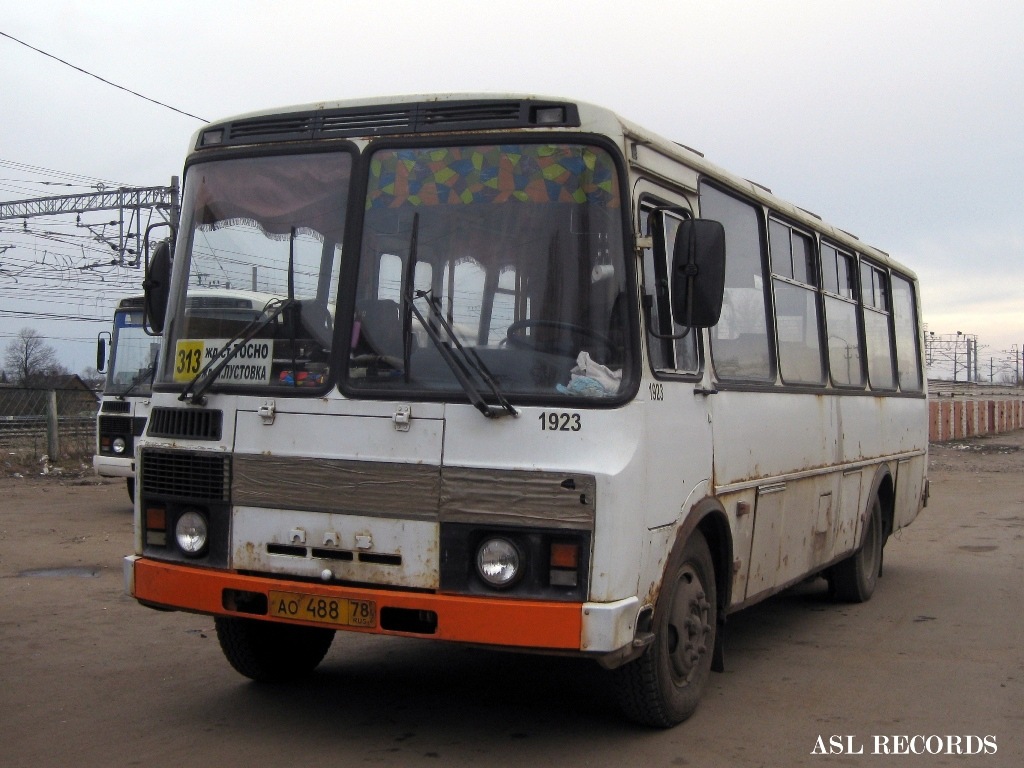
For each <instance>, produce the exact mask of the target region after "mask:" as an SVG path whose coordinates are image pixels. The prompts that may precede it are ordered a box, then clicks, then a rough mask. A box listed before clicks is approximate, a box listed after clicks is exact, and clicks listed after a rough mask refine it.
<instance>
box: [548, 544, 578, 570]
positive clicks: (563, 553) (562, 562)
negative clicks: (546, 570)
mask: <svg viewBox="0 0 1024 768" xmlns="http://www.w3.org/2000/svg"><path fill="white" fill-rule="evenodd" d="M579 564H580V545H579V544H558V543H555V544H552V545H551V567H552V568H572V569H576V568H578V567H579Z"/></svg>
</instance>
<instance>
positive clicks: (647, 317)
mask: <svg viewBox="0 0 1024 768" xmlns="http://www.w3.org/2000/svg"><path fill="white" fill-rule="evenodd" d="M653 304H654V297H653V296H652V295H651V294H649V293H645V294H644V297H643V301H642V302H641V305H642V306H643V311H644V324H645V325H646V326H647V333H648V334H650V335H651V336H653V337H654V338H656V339H667V340H671V341H678V340H679V339H685V338H686V337H687V336H689V335H690V331H691V330H692V329H691V328H690V327H689V326H688V327H687V328H686V330H684V331H683V332H682V333H671V334H670V333H658V332H657V331H656V330H654V325H653V324H652V323H651V306H652V305H653Z"/></svg>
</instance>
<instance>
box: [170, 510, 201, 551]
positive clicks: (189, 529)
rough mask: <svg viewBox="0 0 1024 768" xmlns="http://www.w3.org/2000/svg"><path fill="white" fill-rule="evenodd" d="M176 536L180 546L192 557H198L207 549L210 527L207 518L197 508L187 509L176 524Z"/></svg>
mask: <svg viewBox="0 0 1024 768" xmlns="http://www.w3.org/2000/svg"><path fill="white" fill-rule="evenodd" d="M174 538H175V540H176V541H177V542H178V548H179V549H180V550H181V551H182V552H184V553H185V554H186V555H189V556H190V557H197V556H198V555H201V554H202V553H203V550H205V549H206V542H207V540H208V539H209V529H208V526H207V524H206V518H205V517H204V516H203V515H202V514H200V513H199V512H197V511H195V510H192V509H190V510H187V511H186V512H183V513H182V514H181V516H180V517H179V518H178V522H177V523H175V524H174Z"/></svg>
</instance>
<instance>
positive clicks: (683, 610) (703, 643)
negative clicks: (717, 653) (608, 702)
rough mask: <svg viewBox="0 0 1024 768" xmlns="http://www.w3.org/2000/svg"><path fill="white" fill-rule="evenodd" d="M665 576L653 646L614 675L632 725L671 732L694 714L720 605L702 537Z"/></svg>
mask: <svg viewBox="0 0 1024 768" xmlns="http://www.w3.org/2000/svg"><path fill="white" fill-rule="evenodd" d="M674 561H675V562H673V563H671V564H670V567H669V568H668V569H667V570H666V578H665V582H664V584H663V585H662V591H661V595H660V596H659V598H658V604H657V606H656V608H655V614H654V625H653V631H654V641H653V642H652V643H651V644H650V645H649V646H648V647H647V650H646V651H645V652H644V654H643V656H641V657H640V658H638V659H636V660H635V661H631V662H629V663H628V664H625V665H623V666H622V667H620V668H619V669H618V670H616V672H615V675H616V686H617V689H618V690H617V693H618V697H619V705H620V707H621V708H622V711H623V714H625V716H626V717H627V718H629V719H630V720H633V721H634V722H637V723H641V724H643V725H650V726H655V727H658V728H670V727H672V726H674V725H678V724H679V723H681V722H683V721H684V720H686V719H687V718H688V717H689V716H690V715H692V714H693V713H694V711H695V710H696V709H697V704H698V703H699V702H700V699H701V696H702V695H703V693H704V689H705V687H706V686H707V681H708V677H709V676H710V673H711V661H712V657H713V655H714V648H715V635H716V632H717V626H718V603H717V593H716V586H715V568H714V563H713V562H712V559H711V551H710V550H709V549H708V545H707V541H706V540H705V539H704V536H703V535H702V534H701V533H700V531H695V532H694V533H693V534H692V535H691V536H690V538H689V540H688V541H687V542H686V546H685V547H684V548H683V551H682V553H681V555H680V556H679V557H678V558H674Z"/></svg>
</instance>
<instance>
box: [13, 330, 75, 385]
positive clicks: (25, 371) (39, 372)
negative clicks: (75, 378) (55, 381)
mask: <svg viewBox="0 0 1024 768" xmlns="http://www.w3.org/2000/svg"><path fill="white" fill-rule="evenodd" d="M4 365H5V366H6V371H7V373H8V375H9V376H11V378H12V379H13V381H14V382H15V383H16V384H20V385H21V386H23V387H31V386H34V385H36V384H39V383H41V382H42V381H43V380H45V379H46V378H47V377H50V376H60V375H64V374H66V373H67V369H65V368H64V366H62V365H61V364H60V363H58V362H57V351H56V350H55V349H54V348H53V347H51V346H50V345H49V344H47V343H46V341H45V339H44V337H43V336H42V335H41V334H40V333H39V332H38V331H36V330H35V329H33V328H22V329H21V330H20V331H18V335H17V336H15V337H14V338H13V339H11V342H10V343H9V344H8V345H7V350H6V351H5V352H4Z"/></svg>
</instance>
